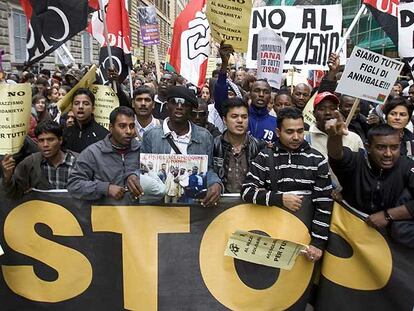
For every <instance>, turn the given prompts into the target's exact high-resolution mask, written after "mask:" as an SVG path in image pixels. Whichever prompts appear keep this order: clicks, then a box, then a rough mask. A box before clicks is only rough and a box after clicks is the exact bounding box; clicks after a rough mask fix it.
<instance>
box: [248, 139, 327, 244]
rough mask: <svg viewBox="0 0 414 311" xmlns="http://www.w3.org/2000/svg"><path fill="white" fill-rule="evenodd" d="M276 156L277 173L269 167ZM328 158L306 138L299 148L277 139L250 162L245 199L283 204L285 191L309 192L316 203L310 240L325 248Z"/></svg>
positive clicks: (301, 193)
mask: <svg viewBox="0 0 414 311" xmlns="http://www.w3.org/2000/svg"><path fill="white" fill-rule="evenodd" d="M270 157H273V164H274V165H275V170H274V175H276V176H272V175H273V174H272V171H271V169H270V163H271V162H272V161H271V159H270ZM331 191H332V184H331V178H330V174H329V167H328V161H327V160H326V159H325V157H324V156H323V155H322V154H321V153H320V152H318V151H317V150H315V149H313V148H311V147H310V146H309V144H308V143H307V142H304V143H303V144H302V146H301V148H300V149H298V150H297V151H295V152H288V151H286V150H284V148H283V147H282V146H281V145H280V144H279V143H276V146H275V147H274V148H273V149H270V148H267V149H265V150H263V151H262V152H260V153H259V154H258V156H257V157H256V159H255V160H254V161H253V162H252V163H251V165H250V171H249V172H248V173H247V175H246V179H245V181H244V184H243V186H242V190H241V195H242V199H243V200H244V201H246V202H249V203H254V204H260V205H267V206H283V197H282V196H283V194H284V193H294V194H298V195H304V196H310V198H311V202H312V205H313V207H314V214H313V215H314V216H313V220H312V225H311V236H312V241H311V244H312V245H314V246H316V247H318V248H320V249H324V247H325V245H326V241H327V240H328V235H329V224H330V220H331V212H332V207H333V200H332V198H331Z"/></svg>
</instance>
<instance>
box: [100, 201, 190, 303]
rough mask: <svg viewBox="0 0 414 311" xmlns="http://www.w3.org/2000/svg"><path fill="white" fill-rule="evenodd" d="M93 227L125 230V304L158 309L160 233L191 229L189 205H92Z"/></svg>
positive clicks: (181, 231)
mask: <svg viewBox="0 0 414 311" xmlns="http://www.w3.org/2000/svg"><path fill="white" fill-rule="evenodd" d="M92 227H93V231H109V232H117V233H120V234H122V260H123V276H124V301H125V302H124V304H125V306H124V307H125V308H127V309H131V310H145V311H149V310H157V297H158V234H159V233H187V232H190V209H189V208H188V207H168V208H166V207H162V206H93V207H92Z"/></svg>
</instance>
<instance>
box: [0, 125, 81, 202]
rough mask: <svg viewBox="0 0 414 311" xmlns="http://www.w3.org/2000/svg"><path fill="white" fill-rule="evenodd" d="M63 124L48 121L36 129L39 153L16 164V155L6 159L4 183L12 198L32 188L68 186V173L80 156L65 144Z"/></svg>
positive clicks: (3, 164) (61, 187) (62, 187)
mask: <svg viewBox="0 0 414 311" xmlns="http://www.w3.org/2000/svg"><path fill="white" fill-rule="evenodd" d="M62 132H63V129H62V126H61V125H59V124H58V123H57V122H54V121H51V120H46V121H43V122H40V123H39V124H38V125H37V126H36V129H35V135H36V138H37V147H38V149H39V152H35V153H33V154H31V155H29V156H27V157H26V158H25V159H24V160H23V161H21V162H20V163H19V164H18V165H17V166H16V160H15V159H14V157H13V156H12V155H10V154H9V155H5V157H4V159H3V160H2V163H1V164H2V169H3V185H4V186H5V188H6V191H7V194H8V195H9V196H11V197H15V198H17V197H21V196H22V195H23V194H24V193H25V192H27V191H29V190H30V189H31V188H37V189H43V190H50V189H66V186H67V181H68V176H69V173H70V171H71V170H72V169H73V166H74V164H75V161H76V158H75V155H74V154H73V153H71V152H70V151H64V150H62V148H61V145H62Z"/></svg>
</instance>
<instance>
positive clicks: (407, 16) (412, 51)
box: [398, 2, 414, 57]
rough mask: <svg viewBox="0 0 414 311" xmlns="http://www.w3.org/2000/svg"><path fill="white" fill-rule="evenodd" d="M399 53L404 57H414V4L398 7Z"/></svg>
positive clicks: (402, 4)
mask: <svg viewBox="0 0 414 311" xmlns="http://www.w3.org/2000/svg"><path fill="white" fill-rule="evenodd" d="M398 53H399V54H400V56H402V57H413V56H414V2H410V3H400V4H399V6H398Z"/></svg>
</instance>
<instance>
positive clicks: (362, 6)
mask: <svg viewBox="0 0 414 311" xmlns="http://www.w3.org/2000/svg"><path fill="white" fill-rule="evenodd" d="M365 8H366V6H365V3H362V5H361V7H360V8H359V11H358V13H357V15H355V17H354V19H353V20H352V23H351V25H349V28H348V29H347V31H346V33H345V34H344V36H343V37H342V39H341V41H340V42H339V45H338V48H337V49H336V51H335V54H339V52H341V50H342V47H343V46H344V45H345V43H346V40H347V39H348V37H349V35H350V34H351V32H352V30H354V27H355V25H356V23H357V22H358V21H359V19H360V17H361V15H362V13H364V11H365Z"/></svg>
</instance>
